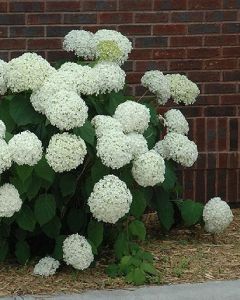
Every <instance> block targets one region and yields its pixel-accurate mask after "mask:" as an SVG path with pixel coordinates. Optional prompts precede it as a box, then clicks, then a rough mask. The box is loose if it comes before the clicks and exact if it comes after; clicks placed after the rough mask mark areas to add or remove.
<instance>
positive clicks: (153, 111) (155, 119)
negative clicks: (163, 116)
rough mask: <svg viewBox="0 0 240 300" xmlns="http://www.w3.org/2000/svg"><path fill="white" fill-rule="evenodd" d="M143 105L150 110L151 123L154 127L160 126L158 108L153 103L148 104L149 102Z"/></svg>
mask: <svg viewBox="0 0 240 300" xmlns="http://www.w3.org/2000/svg"><path fill="white" fill-rule="evenodd" d="M141 104H143V105H145V106H146V107H147V108H148V109H149V110H150V116H151V118H150V122H151V123H152V124H153V125H154V126H156V125H158V124H159V119H158V113H157V110H156V108H155V107H154V106H153V105H152V104H151V103H148V102H143V103H141Z"/></svg>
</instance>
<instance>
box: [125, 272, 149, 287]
mask: <svg viewBox="0 0 240 300" xmlns="http://www.w3.org/2000/svg"><path fill="white" fill-rule="evenodd" d="M126 281H127V282H129V283H133V284H135V285H141V284H144V282H145V281H146V275H145V273H144V271H143V270H141V269H140V268H135V269H133V270H132V271H131V272H129V273H128V274H127V276H126Z"/></svg>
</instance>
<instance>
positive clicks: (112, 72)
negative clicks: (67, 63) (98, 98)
mask: <svg viewBox="0 0 240 300" xmlns="http://www.w3.org/2000/svg"><path fill="white" fill-rule="evenodd" d="M93 71H94V73H95V76H96V78H98V81H99V82H98V86H99V93H101V94H104V93H110V92H112V91H114V92H116V93H117V92H119V91H120V90H122V89H123V87H124V85H125V77H126V73H125V72H124V71H123V70H122V69H121V68H120V67H119V65H118V64H116V63H112V62H100V63H98V64H97V65H95V66H94V68H93Z"/></svg>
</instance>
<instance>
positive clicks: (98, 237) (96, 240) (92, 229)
mask: <svg viewBox="0 0 240 300" xmlns="http://www.w3.org/2000/svg"><path fill="white" fill-rule="evenodd" d="M87 232H88V239H89V240H91V241H92V243H93V244H94V245H95V247H96V248H98V247H99V246H100V245H101V243H102V241H103V223H100V222H98V221H95V220H91V221H90V222H89V223H88V229H87Z"/></svg>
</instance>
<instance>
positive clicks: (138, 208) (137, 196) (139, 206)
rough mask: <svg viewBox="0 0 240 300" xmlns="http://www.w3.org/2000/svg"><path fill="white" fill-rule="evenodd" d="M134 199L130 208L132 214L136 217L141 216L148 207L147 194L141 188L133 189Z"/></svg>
mask: <svg viewBox="0 0 240 300" xmlns="http://www.w3.org/2000/svg"><path fill="white" fill-rule="evenodd" d="M132 196H133V201H132V204H131V208H130V214H131V215H133V216H134V217H136V218H140V217H141V216H142V215H143V213H144V211H145V209H146V205H147V204H146V200H145V195H144V193H143V192H142V191H140V190H134V191H132Z"/></svg>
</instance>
